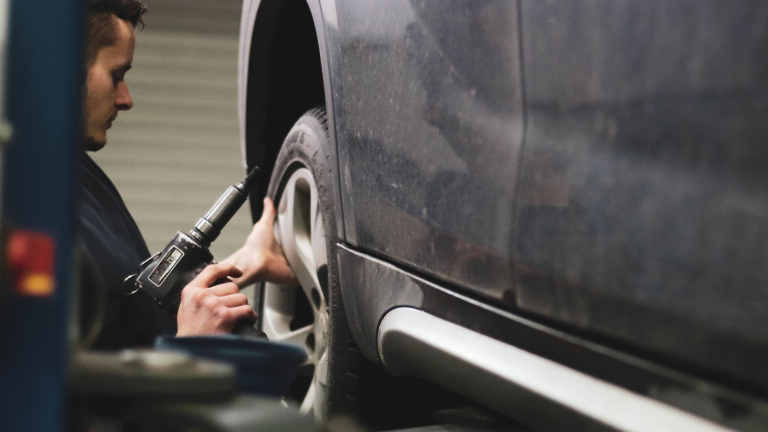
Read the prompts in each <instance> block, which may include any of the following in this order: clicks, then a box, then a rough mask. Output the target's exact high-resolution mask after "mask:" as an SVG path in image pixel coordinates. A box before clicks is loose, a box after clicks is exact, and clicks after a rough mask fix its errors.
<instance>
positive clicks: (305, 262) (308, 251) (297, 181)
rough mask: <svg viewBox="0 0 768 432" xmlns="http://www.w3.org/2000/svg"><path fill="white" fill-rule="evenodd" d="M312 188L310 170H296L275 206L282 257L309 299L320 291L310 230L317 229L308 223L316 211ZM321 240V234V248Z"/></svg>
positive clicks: (313, 303) (316, 308) (316, 306)
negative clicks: (276, 206)
mask: <svg viewBox="0 0 768 432" xmlns="http://www.w3.org/2000/svg"><path fill="white" fill-rule="evenodd" d="M313 189H314V181H313V180H312V177H311V174H310V173H309V171H308V170H306V169H300V170H298V171H297V172H296V173H294V175H293V176H292V177H291V179H290V180H289V181H288V183H287V184H286V185H285V189H284V191H283V196H282V197H281V199H280V206H279V209H278V220H279V224H280V237H281V239H280V240H281V244H282V246H283V252H284V253H285V258H286V259H287V260H288V264H289V265H290V266H291V269H292V270H293V272H294V274H296V278H297V279H299V283H300V284H301V288H302V289H303V290H304V292H305V293H306V295H307V298H309V299H310V300H311V299H313V293H312V291H313V290H317V291H318V292H319V293H321V294H322V290H321V289H320V283H319V281H318V279H317V265H316V263H315V255H316V254H315V251H314V249H313V240H314V238H313V235H312V234H313V233H312V231H316V230H313V229H312V227H311V222H310V221H312V216H313V215H314V216H316V217H317V211H316V209H314V208H313V207H316V205H315V206H313V205H312V204H313V201H314V203H315V204H317V203H316V200H317V190H316V189H314V190H313ZM324 241H325V240H324V236H323V247H324ZM315 296H317V294H315ZM310 304H311V305H312V307H313V309H315V310H318V309H320V308H318V305H317V304H316V302H314V301H310Z"/></svg>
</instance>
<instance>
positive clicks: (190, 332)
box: [176, 264, 256, 336]
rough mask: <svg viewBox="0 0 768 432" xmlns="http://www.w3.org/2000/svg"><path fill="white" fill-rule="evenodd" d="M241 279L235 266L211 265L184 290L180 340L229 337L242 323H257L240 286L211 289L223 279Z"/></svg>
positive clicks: (178, 316)
mask: <svg viewBox="0 0 768 432" xmlns="http://www.w3.org/2000/svg"><path fill="white" fill-rule="evenodd" d="M241 275H242V273H241V272H240V270H238V269H237V268H236V267H235V266H233V265H231V264H214V265H209V266H208V267H206V268H205V269H204V270H203V271H202V272H201V273H200V274H199V275H198V276H197V277H196V278H195V279H194V280H193V281H192V282H190V283H189V284H188V285H187V286H186V287H184V290H183V291H182V292H181V304H180V305H179V312H178V314H177V315H176V321H177V323H178V326H179V330H178V332H177V333H176V336H195V335H205V334H227V333H231V332H232V328H233V327H234V326H235V323H236V322H237V321H238V320H240V319H246V320H249V321H256V313H255V312H253V309H251V306H250V305H248V299H247V298H246V297H245V295H244V294H241V293H240V289H239V288H238V287H237V285H235V284H234V283H232V282H228V283H224V284H220V285H215V286H211V285H213V284H214V283H215V282H216V281H217V280H219V279H223V278H226V277H228V276H231V277H240V276H241Z"/></svg>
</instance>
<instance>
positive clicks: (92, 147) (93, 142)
mask: <svg viewBox="0 0 768 432" xmlns="http://www.w3.org/2000/svg"><path fill="white" fill-rule="evenodd" d="M105 145H107V140H98V139H96V138H94V137H90V136H87V137H85V138H84V139H83V150H85V151H94V152H95V151H99V150H101V149H103V148H104V146H105Z"/></svg>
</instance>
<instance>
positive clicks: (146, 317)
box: [77, 152, 176, 349]
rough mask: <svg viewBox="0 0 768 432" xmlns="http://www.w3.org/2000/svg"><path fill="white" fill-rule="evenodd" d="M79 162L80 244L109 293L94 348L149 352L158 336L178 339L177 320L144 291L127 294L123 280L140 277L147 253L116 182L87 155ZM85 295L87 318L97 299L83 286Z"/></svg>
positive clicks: (78, 217)
mask: <svg viewBox="0 0 768 432" xmlns="http://www.w3.org/2000/svg"><path fill="white" fill-rule="evenodd" d="M80 161H81V162H80V165H81V170H80V182H81V185H82V189H81V194H80V197H81V199H80V206H79V208H78V213H77V223H78V236H79V237H78V238H79V243H80V246H81V247H82V248H83V250H84V252H85V255H87V257H90V259H91V260H92V262H93V263H94V264H95V267H96V268H97V269H98V272H99V273H100V279H101V280H102V281H103V283H104V285H105V287H106V290H107V303H106V306H107V307H106V316H105V320H104V326H103V329H102V331H101V333H100V335H99V337H98V339H97V340H96V342H95V344H94V345H93V348H94V349H119V348H125V347H138V346H151V345H152V344H153V343H154V340H155V337H157V336H158V335H160V334H175V333H176V320H175V319H173V318H171V317H170V316H168V315H167V314H166V313H165V312H163V311H162V310H161V309H160V308H159V307H158V306H157V304H155V301H154V300H153V299H152V298H150V297H149V296H148V295H147V294H146V293H144V292H143V291H139V292H137V293H136V294H133V295H131V296H126V295H125V294H124V292H123V290H122V283H123V280H124V279H125V277H126V276H128V275H131V274H134V273H136V270H137V269H138V267H139V264H140V263H141V262H142V261H144V260H145V259H146V258H148V257H149V250H148V249H147V245H146V243H145V242H144V238H143V237H142V236H141V232H140V231H139V227H138V226H137V225H136V222H135V221H134V220H133V217H131V214H130V213H129V212H128V209H127V208H126V206H125V203H124V202H123V199H122V198H121V197H120V193H118V191H117V189H116V188H115V186H114V185H113V184H112V181H110V180H109V178H108V177H107V175H106V174H105V173H104V171H102V170H101V168H99V166H98V165H96V163H95V162H94V161H93V160H92V159H91V158H90V157H89V156H88V155H87V154H86V153H85V152H82V154H81V156H80ZM83 279H85V280H88V279H90V278H87V277H86V278H83ZM86 285H87V284H86ZM81 293H82V294H81V296H83V299H82V300H81V305H82V312H83V314H84V315H89V314H93V313H94V311H95V309H96V307H95V304H96V302H97V298H98V297H97V293H96V292H95V291H94V287H88V286H83V287H82V290H81Z"/></svg>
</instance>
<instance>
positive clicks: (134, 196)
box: [93, 0, 251, 260]
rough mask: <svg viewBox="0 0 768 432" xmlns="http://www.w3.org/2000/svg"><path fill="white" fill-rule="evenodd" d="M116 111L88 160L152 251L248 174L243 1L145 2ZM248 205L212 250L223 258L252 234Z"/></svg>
mask: <svg viewBox="0 0 768 432" xmlns="http://www.w3.org/2000/svg"><path fill="white" fill-rule="evenodd" d="M147 4H148V6H149V13H148V14H147V15H146V17H145V22H146V27H145V28H144V29H143V30H140V31H138V32H137V36H136V53H135V58H134V62H133V69H132V70H131V71H130V72H129V73H128V75H127V78H126V81H127V83H128V87H129V89H130V91H131V94H132V96H133V101H134V108H133V109H132V110H131V111H128V112H122V113H120V115H119V116H118V119H117V121H116V122H115V123H114V126H113V128H112V129H111V130H110V131H109V135H108V138H109V141H108V144H107V146H106V147H105V148H104V149H103V150H101V151H99V152H97V153H95V154H94V155H93V158H94V160H96V162H97V163H98V164H99V165H100V166H101V167H102V168H103V169H104V171H106V173H107V175H109V177H110V178H111V179H112V181H114V183H115V185H116V186H117V188H118V190H119V191H120V193H121V194H122V196H123V198H124V199H125V202H126V204H127V206H128V208H129V210H130V211H131V213H132V214H133V216H134V218H135V219H136V222H137V223H138V225H139V228H141V231H142V233H143V234H144V238H145V239H146V241H147V245H148V246H149V249H150V251H157V250H160V249H161V248H163V247H164V246H165V245H166V244H167V242H168V241H169V240H170V239H171V238H172V237H173V235H174V234H175V233H176V231H179V230H182V231H188V230H189V229H191V228H192V226H193V225H194V224H195V222H196V221H197V220H198V219H199V218H200V217H201V216H203V214H204V213H205V212H206V211H207V210H208V208H209V207H210V206H211V205H213V203H214V202H215V200H216V198H218V196H219V195H220V194H221V193H222V192H223V191H224V189H226V187H227V186H228V185H230V184H232V183H235V182H237V181H239V180H241V179H242V178H243V176H244V169H243V166H242V160H241V155H240V147H239V136H238V125H237V105H236V103H237V49H238V35H239V26H240V10H241V1H239V0H215V1H207V0H206V1H202V0H148V1H147ZM250 226H251V222H250V213H249V210H248V205H247V204H246V205H244V206H243V208H242V209H241V211H240V212H239V213H238V214H237V215H236V216H235V218H234V219H233V220H232V222H231V223H230V224H229V225H228V226H227V228H226V229H225V230H224V231H223V233H222V235H221V237H219V239H218V240H217V241H216V242H215V243H214V244H213V246H212V248H211V250H212V252H213V254H214V256H215V257H216V258H217V259H219V260H221V259H223V258H225V257H226V256H227V255H229V254H230V253H231V252H233V251H234V250H235V249H237V248H238V247H239V246H240V245H242V243H243V241H244V239H245V236H247V234H248V233H249V231H250Z"/></svg>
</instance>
